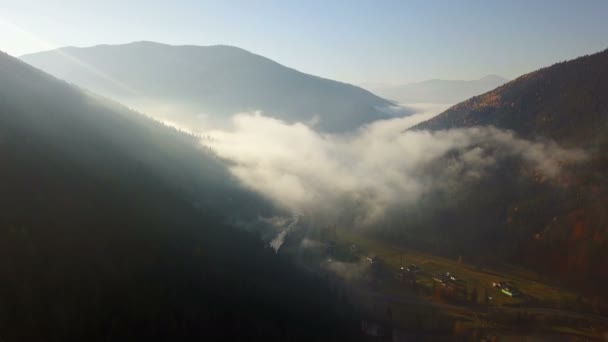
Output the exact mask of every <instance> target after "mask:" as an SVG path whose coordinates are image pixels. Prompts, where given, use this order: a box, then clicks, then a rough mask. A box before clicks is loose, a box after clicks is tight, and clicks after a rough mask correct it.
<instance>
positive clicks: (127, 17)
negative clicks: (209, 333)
mask: <svg viewBox="0 0 608 342" xmlns="http://www.w3.org/2000/svg"><path fill="white" fill-rule="evenodd" d="M570 4H571V2H569V1H548V0H544V1H535V2H529V1H521V0H518V1H509V2H506V3H498V2H495V3H485V2H484V3H482V2H477V1H460V2H451V1H434V2H426V1H409V2H402V1H383V2H372V1H351V2H348V3H347V4H346V3H339V2H331V3H326V2H324V1H310V2H306V3H303V2H299V3H297V2H295V1H257V2H255V4H254V3H251V2H247V1H226V2H220V3H215V2H211V1H177V2H173V3H171V4H169V3H149V2H145V1H139V0H137V1H131V2H129V4H125V3H124V2H122V1H117V0H109V1H105V2H103V3H95V4H92V3H86V4H84V3H82V2H78V1H72V0H51V1H36V0H24V1H20V2H13V1H5V0H3V1H1V2H0V27H1V28H2V29H1V30H0V42H2V43H0V50H3V51H6V52H8V53H9V54H12V55H14V56H19V55H22V54H26V53H32V52H37V51H42V50H48V49H53V48H58V47H62V46H92V45H97V44H100V43H105V44H119V43H128V42H132V41H141V40H149V41H157V42H162V43H167V44H177V45H179V44H192V45H214V44H226V45H234V46H238V47H241V48H244V49H246V50H249V51H251V52H254V53H257V54H260V55H263V56H266V57H268V58H271V59H273V60H275V61H277V62H279V63H281V64H284V65H286V66H289V67H292V68H295V69H297V70H300V71H302V72H306V73H310V74H313V75H318V76H322V77H326V78H330V79H335V80H339V81H343V82H349V83H355V84H375V85H391V84H403V83H409V82H416V81H422V80H427V79H435V78H436V79H461V80H472V79H479V78H481V77H483V76H486V75H488V74H497V75H500V76H502V77H505V78H508V79H513V78H515V77H517V76H519V75H521V74H523V73H526V72H529V71H532V70H535V69H538V68H540V67H542V66H546V65H551V64H553V63H555V62H559V61H563V60H566V59H572V58H574V57H577V56H580V55H583V54H590V53H594V52H597V51H600V50H603V49H604V48H605V47H606V46H607V45H608V35H606V33H607V32H608V22H607V21H606V20H605V13H608V2H606V1H585V2H582V3H580V4H577V6H576V7H573V6H569V5H570ZM143 8H145V11H144V10H143ZM480 27H484V29H483V30H480V29H479V28H480ZM83 28H86V29H83ZM582 36H584V37H585V39H579V38H580V37H582ZM446 56H449V58H446Z"/></svg>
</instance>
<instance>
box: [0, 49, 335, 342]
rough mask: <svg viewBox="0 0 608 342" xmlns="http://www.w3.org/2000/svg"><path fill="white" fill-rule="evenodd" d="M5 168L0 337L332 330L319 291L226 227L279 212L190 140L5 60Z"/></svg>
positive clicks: (0, 125)
mask: <svg viewBox="0 0 608 342" xmlns="http://www.w3.org/2000/svg"><path fill="white" fill-rule="evenodd" d="M0 164H1V165H2V167H0V178H1V179H2V182H0V191H1V193H2V196H0V208H2V210H1V211H0V274H1V275H2V279H3V281H2V285H1V286H0V302H1V303H2V305H1V306H0V335H1V339H2V340H7V341H14V340H15V341H16V340H20V341H30V340H31V341H42V340H44V341H85V340H88V341H98V340H99V341H101V340H144V339H145V340H152V341H156V340H164V341H166V340H198V339H205V338H208V339H211V340H222V339H226V340H233V339H235V338H240V337H242V336H243V335H247V336H251V337H252V338H256V337H259V338H261V339H271V340H277V339H289V340H311V339H312V340H318V339H321V338H323V339H327V338H330V339H331V336H332V335H335V334H336V333H337V332H338V331H339V329H340V328H339V327H340V319H339V317H338V316H337V315H336V314H335V312H336V308H337V306H334V304H332V303H333V300H332V298H333V294H332V293H331V292H330V291H329V290H328V288H327V287H326V286H324V285H323V284H324V283H323V282H322V281H320V280H319V279H318V278H317V277H316V276H313V275H311V274H308V273H304V272H300V271H298V270H297V269H295V268H294V267H293V265H292V264H291V263H290V262H289V261H288V260H285V259H280V258H277V256H276V254H275V253H274V251H273V250H272V248H270V247H268V246H267V245H265V244H264V243H263V242H262V241H261V240H260V239H259V238H258V236H256V235H255V234H251V233H247V232H245V231H243V230H240V229H236V228H235V227H234V226H233V225H232V224H231V223H232V222H246V221H248V220H249V221H251V220H255V219H257V217H259V216H267V215H271V214H277V212H276V211H275V210H274V209H273V208H272V207H271V206H270V205H269V204H267V203H266V202H265V201H264V200H263V199H260V198H259V197H257V196H256V195H255V194H252V193H250V192H249V191H247V190H244V189H242V188H240V186H239V184H238V182H236V181H235V180H234V179H233V178H232V177H231V176H230V174H229V173H228V172H227V170H226V167H225V166H224V165H223V163H222V162H221V161H220V160H219V159H218V158H216V157H215V156H214V155H213V154H212V153H210V152H209V151H205V150H204V149H201V148H200V145H199V144H198V139H197V138H196V137H193V136H189V135H185V134H183V133H181V132H178V131H177V130H175V129H172V128H168V127H166V126H164V125H162V124H160V123H158V122H156V121H153V120H151V119H150V118H148V117H145V116H143V115H140V114H138V113H135V112H132V111H130V110H128V109H126V108H125V107H122V106H121V105H118V104H116V103H113V102H110V101H107V100H104V99H101V98H99V97H97V96H95V95H93V94H88V93H85V92H83V91H81V90H79V89H78V88H76V87H74V86H72V85H69V84H68V83H66V82H63V81H60V80H58V79H55V78H54V77H52V76H50V75H47V74H45V73H43V72H42V71H40V70H37V69H34V68H33V67H31V66H29V65H27V64H25V63H23V62H21V61H19V60H17V59H14V58H12V57H10V56H8V55H5V54H3V53H0ZM336 319H338V320H336Z"/></svg>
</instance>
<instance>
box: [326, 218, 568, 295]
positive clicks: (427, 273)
mask: <svg viewBox="0 0 608 342" xmlns="http://www.w3.org/2000/svg"><path fill="white" fill-rule="evenodd" d="M336 235H337V242H338V244H348V245H353V244H354V245H356V246H357V249H358V250H359V253H360V254H362V255H377V256H379V257H380V258H382V260H383V261H384V262H385V263H386V264H387V265H388V267H389V268H390V269H391V270H394V272H397V271H398V270H399V268H400V267H401V266H402V264H403V265H409V264H416V265H418V266H420V267H421V268H422V270H423V271H424V275H423V276H419V277H418V279H417V281H418V283H419V284H421V285H423V286H426V287H429V288H431V287H432V286H433V281H434V280H433V279H432V277H431V275H435V274H441V273H445V272H450V273H452V274H453V275H456V276H457V277H458V278H459V279H462V280H464V281H466V284H467V289H468V291H471V290H472V289H473V288H475V289H476V290H477V293H478V295H479V301H480V302H481V301H482V300H483V298H482V297H483V295H484V292H485V291H487V293H488V296H489V297H491V298H492V299H491V301H490V303H491V304H492V305H523V304H526V303H528V304H536V305H544V306H552V307H560V306H561V305H564V304H565V303H572V302H574V301H575V300H576V297H577V295H576V294H575V293H573V292H571V291H567V290H564V289H561V288H558V287H555V286H551V285H547V284H546V283H544V282H542V280H541V279H540V277H538V276H536V275H534V274H533V273H531V272H529V271H526V270H524V269H519V268H517V267H512V266H509V267H507V266H505V267H503V269H501V270H499V271H497V270H494V269H493V270H489V269H482V268H477V267H475V266H473V265H469V264H467V263H466V260H461V261H460V262H459V261H458V260H451V259H446V258H442V257H438V256H434V255H429V254H424V253H421V252H419V251H413V250H408V249H401V248H396V247H394V246H390V245H389V244H387V243H385V242H382V241H378V240H374V239H371V238H369V237H367V236H364V235H362V234H358V233H354V232H352V231H348V230H340V229H338V230H337V231H336ZM498 281H510V282H512V283H514V284H515V285H516V286H517V287H518V288H519V289H520V291H521V292H522V293H523V296H521V297H519V298H512V297H509V296H506V295H504V294H502V293H501V292H500V290H498V289H494V288H493V287H492V283H493V282H498Z"/></svg>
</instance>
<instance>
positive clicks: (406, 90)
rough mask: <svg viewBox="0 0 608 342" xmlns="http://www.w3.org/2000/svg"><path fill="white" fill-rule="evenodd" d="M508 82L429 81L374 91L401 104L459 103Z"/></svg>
mask: <svg viewBox="0 0 608 342" xmlns="http://www.w3.org/2000/svg"><path fill="white" fill-rule="evenodd" d="M506 82H508V80H507V79H504V78H502V77H500V76H496V75H488V76H485V77H483V78H480V79H478V80H472V81H462V80H438V79H433V80H428V81H422V82H416V83H408V84H404V85H397V86H373V87H370V88H369V89H371V90H372V91H374V92H375V93H377V94H379V95H380V96H383V97H385V98H387V99H391V100H394V101H397V102H399V103H446V104H450V103H458V102H460V101H464V100H466V99H468V98H470V97H472V96H475V95H479V94H483V93H485V92H487V91H488V90H491V89H494V88H496V87H498V86H500V85H502V84H504V83H506Z"/></svg>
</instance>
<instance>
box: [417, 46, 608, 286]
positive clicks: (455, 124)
mask: <svg viewBox="0 0 608 342" xmlns="http://www.w3.org/2000/svg"><path fill="white" fill-rule="evenodd" d="M605 94H608V50H605V51H603V52H600V53H596V54H593V55H589V56H583V57H580V58H577V59H574V60H571V61H567V62H562V63H558V64H555V65H552V66H550V67H546V68H543V69H540V70H537V71H534V72H531V73H529V74H526V75H523V76H521V77H519V78H517V79H515V80H513V81H511V82H509V83H507V84H505V85H502V86H500V87H498V88H496V89H494V90H491V91H489V92H487V93H485V94H482V95H479V96H476V97H473V98H471V99H469V100H467V101H464V102H462V103H459V104H457V105H455V106H453V107H451V108H449V109H448V110H446V111H445V112H443V113H442V114H439V115H437V116H436V117H434V118H432V119H430V120H428V121H426V122H423V123H420V124H418V125H417V126H414V127H413V128H411V129H412V130H435V131H436V130H447V129H453V128H465V127H479V126H494V127H498V128H500V129H506V130H510V131H512V132H514V134H515V135H516V136H519V137H522V138H525V139H528V140H534V141H537V142H539V143H541V144H544V146H551V144H552V143H555V144H557V145H560V146H562V147H568V148H577V149H579V150H582V151H584V152H586V154H588V156H589V158H588V160H587V161H586V162H583V163H581V164H576V165H569V164H567V163H560V176H559V177H558V178H557V179H550V178H547V177H543V176H542V175H541V174H540V173H539V172H538V170H535V169H534V168H530V167H526V166H525V165H523V164H522V163H521V162H519V161H517V160H510V161H507V162H504V163H502V164H500V165H498V166H495V167H494V171H493V172H492V173H491V174H490V175H488V176H487V177H485V178H484V179H481V180H479V181H478V182H476V183H475V184H467V186H466V189H465V190H464V191H462V192H460V193H458V194H456V195H454V194H450V195H446V194H434V195H433V196H430V198H429V199H427V202H428V203H432V205H429V206H431V207H432V209H431V210H427V211H426V212H424V213H415V215H418V218H412V217H410V218H409V219H410V220H411V221H414V222H416V223H415V225H417V226H418V227H419V228H418V230H415V231H417V232H421V233H420V234H418V237H421V236H422V235H425V238H422V239H419V240H418V241H420V243H426V244H427V246H430V245H434V246H436V248H439V249H441V250H443V251H444V252H445V251H448V250H449V251H450V252H449V253H452V254H455V255H467V256H468V257H471V258H473V259H474V260H480V263H483V262H489V261H490V260H495V261H499V262H504V261H508V262H512V263H518V264H521V265H525V266H528V267H530V268H532V269H534V270H536V271H538V272H539V273H543V274H545V275H546V276H547V277H548V278H552V279H558V280H560V281H563V282H565V283H566V284H568V285H569V286H572V287H575V288H577V289H578V290H580V291H581V293H591V294H593V295H601V296H603V295H605V292H604V291H605V290H604V289H605V286H606V285H608V271H607V269H606V267H605V265H606V263H607V262H608V218H607V217H606V215H605V212H606V211H605V209H606V207H605V203H608V179H607V178H606V176H605V175H606V174H608V134H607V133H608V98H607V97H606V96H605ZM476 148H477V147H476ZM483 148H484V149H485V150H486V151H487V152H485V153H494V154H496V152H497V150H496V148H487V147H485V146H484V147H483ZM455 153H456V152H455ZM581 153H582V152H581ZM450 157H451V156H450ZM445 164H447V165H449V164H448V162H447V161H446V162H445V163H444V164H441V165H445ZM425 227H435V228H433V229H425ZM433 234H441V235H442V236H443V239H441V240H443V241H442V242H438V239H437V238H436V237H433ZM412 236H416V234H415V233H412V234H411V236H410V237H412ZM435 236H437V235H435ZM422 240H424V241H422ZM481 260H483V262H482V261H481Z"/></svg>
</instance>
